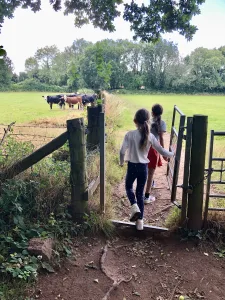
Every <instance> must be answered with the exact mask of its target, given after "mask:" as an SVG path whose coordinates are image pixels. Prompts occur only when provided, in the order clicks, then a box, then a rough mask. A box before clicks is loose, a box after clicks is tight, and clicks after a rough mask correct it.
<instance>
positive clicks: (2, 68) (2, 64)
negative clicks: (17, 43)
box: [0, 56, 13, 89]
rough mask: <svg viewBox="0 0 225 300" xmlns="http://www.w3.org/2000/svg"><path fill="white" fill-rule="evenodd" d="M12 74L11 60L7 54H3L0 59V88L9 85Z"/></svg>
mask: <svg viewBox="0 0 225 300" xmlns="http://www.w3.org/2000/svg"><path fill="white" fill-rule="evenodd" d="M12 75H13V64H12V61H11V60H10V59H9V58H8V57H7V56H4V57H3V59H2V60H1V61H0V88H3V89H4V88H6V87H9V86H10V84H11V78H12Z"/></svg>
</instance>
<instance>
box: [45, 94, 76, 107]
mask: <svg viewBox="0 0 225 300" xmlns="http://www.w3.org/2000/svg"><path fill="white" fill-rule="evenodd" d="M66 96H68V97H74V96H77V94H70V95H66ZM42 97H43V98H44V99H45V100H46V101H47V103H48V104H49V105H50V109H52V106H53V104H58V105H59V107H60V108H61V109H62V108H64V109H65V101H64V94H59V95H54V96H42Z"/></svg>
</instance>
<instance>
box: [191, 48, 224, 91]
mask: <svg viewBox="0 0 225 300" xmlns="http://www.w3.org/2000/svg"><path fill="white" fill-rule="evenodd" d="M188 65H189V70H188V73H187V76H186V77H187V82H188V83H189V84H190V86H191V87H192V88H193V87H194V89H195V90H204V91H211V90H215V89H221V88H224V86H225V76H224V68H225V57H224V55H223V53H222V51H220V50H217V49H213V50H211V49H206V48H203V47H201V48H197V49H195V50H194V51H193V52H192V53H191V55H190V56H189V58H188Z"/></svg>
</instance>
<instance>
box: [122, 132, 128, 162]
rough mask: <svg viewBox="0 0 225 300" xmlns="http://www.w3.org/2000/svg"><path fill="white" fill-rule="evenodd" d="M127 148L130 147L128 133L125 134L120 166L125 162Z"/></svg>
mask: <svg viewBox="0 0 225 300" xmlns="http://www.w3.org/2000/svg"><path fill="white" fill-rule="evenodd" d="M127 149H128V134H126V135H125V137H124V139H123V144H122V146H121V148H120V166H123V164H124V157H125V153H126V150H127Z"/></svg>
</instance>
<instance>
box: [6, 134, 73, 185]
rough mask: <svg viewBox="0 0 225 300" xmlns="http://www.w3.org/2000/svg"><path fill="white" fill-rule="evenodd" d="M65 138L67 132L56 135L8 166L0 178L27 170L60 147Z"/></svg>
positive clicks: (10, 176) (9, 177) (11, 176)
mask: <svg viewBox="0 0 225 300" xmlns="http://www.w3.org/2000/svg"><path fill="white" fill-rule="evenodd" d="M67 139H68V133H67V132H64V133H62V134H61V135H60V136H58V137H57V138H55V139H54V140H52V141H51V142H49V143H48V144H46V145H44V146H43V147H41V148H39V149H38V150H36V151H35V152H33V153H32V154H30V155H29V156H27V157H25V158H24V159H22V160H20V161H18V162H17V163H15V164H14V165H12V166H11V167H9V168H8V169H7V170H6V171H5V172H4V173H2V174H0V180H1V181H5V180H6V179H11V178H13V177H14V176H16V175H18V174H20V173H21V172H23V171H25V170H27V169H28V168H30V167H31V166H33V165H34V164H36V163H38V162H39V161H40V160H42V159H43V158H44V157H46V156H47V155H49V154H51V153H52V152H54V151H55V150H57V149H59V148H60V147H62V146H63V145H64V144H65V143H66V141H67Z"/></svg>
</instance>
